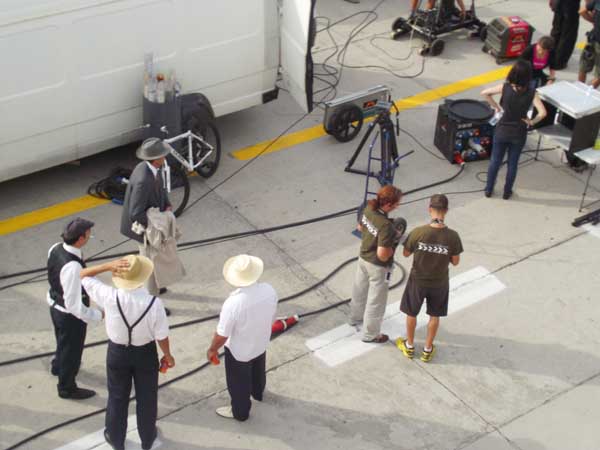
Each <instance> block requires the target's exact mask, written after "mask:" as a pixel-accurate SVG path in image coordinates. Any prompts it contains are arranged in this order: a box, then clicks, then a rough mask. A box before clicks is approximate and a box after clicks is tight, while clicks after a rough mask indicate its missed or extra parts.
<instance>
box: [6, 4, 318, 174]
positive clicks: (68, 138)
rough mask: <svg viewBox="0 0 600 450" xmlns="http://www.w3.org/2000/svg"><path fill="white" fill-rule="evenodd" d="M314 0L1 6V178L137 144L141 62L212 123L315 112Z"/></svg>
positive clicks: (141, 73) (140, 104)
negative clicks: (257, 111)
mask: <svg viewBox="0 0 600 450" xmlns="http://www.w3.org/2000/svg"><path fill="white" fill-rule="evenodd" d="M315 1H316V0H218V1H209V0H0V61H1V75H0V181H3V180H8V179H11V178H15V177H18V176H21V175H24V174H28V173H31V172H35V171H38V170H41V169H45V168H48V167H51V166H54V165H57V164H62V163H65V162H68V161H73V160H77V159H80V158H83V157H86V156H89V155H92V154H94V153H98V152H101V151H104V150H107V149H109V148H113V147H116V146H119V145H123V144H127V143H129V142H134V141H136V140H138V139H140V138H141V130H140V127H141V126H142V125H143V123H142V120H143V119H142V99H143V96H142V91H143V71H144V55H145V54H146V53H148V52H152V53H153V54H154V57H155V68H156V69H157V70H158V71H164V73H168V72H169V70H171V69H174V70H175V72H176V74H177V79H178V81H179V82H180V83H181V85H182V88H183V91H182V92H183V93H198V94H202V95H198V102H199V103H206V102H207V101H208V102H210V104H209V105H206V104H204V105H199V106H202V107H203V108H204V110H209V111H210V113H211V114H214V116H221V115H224V114H228V113H232V112H235V111H239V110H242V109H245V108H249V107H251V106H254V105H258V104H261V103H265V102H267V101H270V100H273V99H275V98H277V91H278V88H277V86H276V81H277V80H278V77H279V76H281V77H282V78H283V80H282V81H283V83H284V84H285V86H286V88H287V89H289V90H290V93H291V95H292V96H293V97H294V98H295V99H296V100H297V101H298V103H299V104H300V106H301V107H302V108H303V109H304V110H305V111H309V110H311V109H312V82H313V76H312V59H311V52H310V49H311V47H312V44H313V40H314V4H315Z"/></svg>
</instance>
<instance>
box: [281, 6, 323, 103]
mask: <svg viewBox="0 0 600 450" xmlns="http://www.w3.org/2000/svg"><path fill="white" fill-rule="evenodd" d="M315 3H316V0H281V10H280V30H279V32H280V39H281V47H280V62H279V64H280V70H281V74H282V76H283V80H284V83H285V84H286V85H287V88H288V89H289V91H290V94H291V95H292V97H294V99H295V100H296V101H297V102H298V104H299V105H300V106H301V107H302V109H303V110H304V112H310V111H312V109H313V60H312V55H311V48H312V46H313V44H314V37H315V36H314V32H315V29H316V27H315V24H314V17H313V14H314V9H315Z"/></svg>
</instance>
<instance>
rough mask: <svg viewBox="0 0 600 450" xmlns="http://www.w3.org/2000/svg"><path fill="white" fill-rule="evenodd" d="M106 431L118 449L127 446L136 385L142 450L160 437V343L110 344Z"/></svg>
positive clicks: (107, 374)
mask: <svg viewBox="0 0 600 450" xmlns="http://www.w3.org/2000/svg"><path fill="white" fill-rule="evenodd" d="M106 381H107V385H108V405H107V406H106V419H105V426H106V431H107V432H108V435H109V437H110V439H111V441H112V442H114V443H115V445H116V446H117V447H121V446H122V445H124V443H125V434H126V432H127V413H128V408H129V396H130V395H131V383H132V381H133V383H134V384H135V398H136V415H137V426H138V433H139V435H140V439H141V441H142V447H150V445H152V442H153V441H154V438H155V437H156V414H157V410H158V353H157V351H156V343H155V342H154V341H153V342H150V343H148V344H146V345H143V346H141V347H136V346H133V345H130V346H125V345H119V344H115V343H113V342H109V343H108V351H107V354H106Z"/></svg>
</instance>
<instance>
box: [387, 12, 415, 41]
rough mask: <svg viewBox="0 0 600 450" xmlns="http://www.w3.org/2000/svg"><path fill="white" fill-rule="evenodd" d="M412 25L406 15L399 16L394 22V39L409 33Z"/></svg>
mask: <svg viewBox="0 0 600 450" xmlns="http://www.w3.org/2000/svg"><path fill="white" fill-rule="evenodd" d="M410 30H412V27H411V26H410V25H409V24H408V22H407V20H406V19H405V18H404V17H398V18H397V19H396V20H394V23H393V24H392V39H398V38H400V37H402V36H404V35H405V34H407V33H409V32H410Z"/></svg>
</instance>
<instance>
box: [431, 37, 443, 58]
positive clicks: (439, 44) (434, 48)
mask: <svg viewBox="0 0 600 450" xmlns="http://www.w3.org/2000/svg"><path fill="white" fill-rule="evenodd" d="M443 51H444V41H442V40H441V39H436V40H435V41H433V42H432V43H431V51H430V53H431V56H438V55H441V54H442V52H443Z"/></svg>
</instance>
